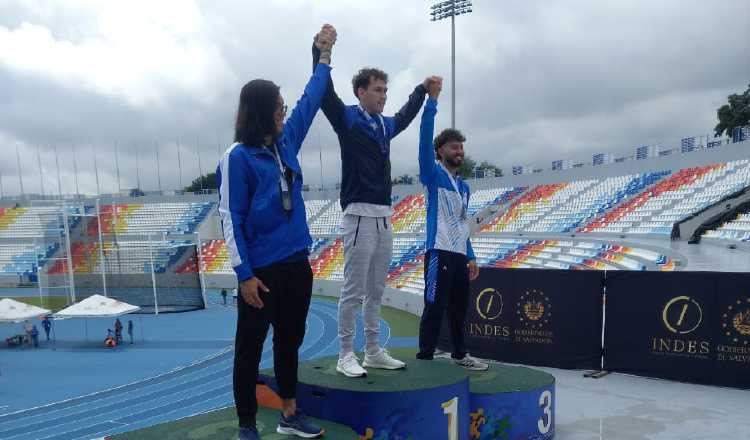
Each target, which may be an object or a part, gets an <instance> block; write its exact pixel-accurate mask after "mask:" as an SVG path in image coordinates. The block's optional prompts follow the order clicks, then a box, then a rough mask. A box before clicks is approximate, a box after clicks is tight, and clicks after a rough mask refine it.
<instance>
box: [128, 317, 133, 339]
mask: <svg viewBox="0 0 750 440" xmlns="http://www.w3.org/2000/svg"><path fill="white" fill-rule="evenodd" d="M128 336H129V337H130V344H131V345H132V344H133V321H132V320H130V319H128Z"/></svg>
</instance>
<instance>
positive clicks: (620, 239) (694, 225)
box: [0, 139, 750, 294]
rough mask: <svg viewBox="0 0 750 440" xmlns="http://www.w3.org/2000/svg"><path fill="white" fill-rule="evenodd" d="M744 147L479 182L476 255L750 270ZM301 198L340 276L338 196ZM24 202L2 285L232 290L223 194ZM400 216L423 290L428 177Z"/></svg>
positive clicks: (416, 285)
mask: <svg viewBox="0 0 750 440" xmlns="http://www.w3.org/2000/svg"><path fill="white" fill-rule="evenodd" d="M746 149H747V142H746V141H744V139H743V141H741V142H731V143H730V142H729V141H726V142H725V143H723V144H722V145H721V146H713V147H712V148H707V147H705V148H697V149H694V150H690V151H686V152H684V153H682V154H670V155H664V156H656V157H647V158H644V159H638V158H637V156H636V157H633V158H632V159H631V160H627V161H620V162H615V163H610V164H604V165H599V166H596V165H590V166H587V167H575V168H571V167H568V168H567V169H561V168H560V167H559V166H558V167H555V166H553V169H550V170H547V171H542V172H532V173H523V172H521V173H514V175H512V176H505V177H500V178H484V179H471V180H470V181H469V182H470V184H471V187H472V196H471V200H470V204H469V216H470V217H471V223H472V226H473V234H472V240H473V245H474V248H475V251H476V255H477V259H478V263H479V264H480V266H485V267H499V268H551V269H561V270H637V271H676V270H685V269H688V270H715V271H744V270H746V269H747V268H748V267H749V266H747V262H748V258H747V257H746V256H745V252H742V250H743V249H744V247H745V246H747V247H748V249H750V213H749V212H748V211H750V208H749V206H748V204H746V203H745V202H746V199H748V198H750V194H749V193H748V186H750V160H748V159H747V158H746V157H747V150H746ZM595 159H596V158H595ZM594 163H596V160H594ZM553 165H554V164H553ZM521 168H523V167H521ZM305 198H306V201H305V209H306V214H307V219H308V224H309V227H310V232H311V234H312V236H313V239H314V240H313V244H312V246H311V249H310V253H311V262H312V267H313V272H314V274H315V277H316V279H318V280H330V281H340V280H342V279H343V246H342V242H341V239H340V237H339V227H340V224H341V219H342V212H341V206H340V203H339V200H338V197H337V193H336V192H335V191H330V190H329V191H308V192H306V193H305ZM136 201H137V202H136ZM27 202H28V201H24V200H4V201H3V204H5V205H7V206H5V207H0V240H2V242H1V243H0V274H1V275H2V278H0V280H4V285H5V286H6V287H9V286H13V285H14V283H15V284H19V283H20V284H24V283H29V282H35V281H37V276H38V273H41V274H44V275H46V276H47V277H48V278H49V277H54V276H58V277H60V276H65V275H66V274H68V272H70V273H72V274H73V276H75V277H78V276H81V277H83V276H84V275H101V274H102V271H103V272H104V273H105V274H108V275H112V276H115V275H117V274H120V275H123V274H130V275H138V274H140V275H149V274H150V273H151V272H154V273H156V274H164V273H171V274H173V275H175V276H179V275H183V274H189V273H193V274H195V273H199V274H200V275H201V276H202V277H204V280H203V282H204V283H206V285H208V286H211V287H233V286H234V281H233V271H232V267H231V264H230V262H229V256H228V253H227V249H226V246H225V245H224V241H223V237H222V233H221V228H220V221H219V219H218V212H217V209H216V205H217V200H216V199H215V195H210V194H209V195H206V194H204V195H175V196H171V197H170V196H146V197H138V198H130V197H124V198H115V197H110V198H107V199H104V198H103V199H100V200H99V201H98V204H97V201H96V200H93V199H92V200H89V199H80V200H76V202H75V204H65V203H60V202H54V203H49V202H48V203H43V204H42V203H39V202H37V203H34V201H31V203H28V206H27ZM63 211H65V216H66V217H67V221H68V226H67V227H68V232H69V235H70V251H69V252H70V255H71V256H72V258H71V264H70V267H68V258H67V257H66V255H67V254H68V250H67V248H66V246H65V245H64V244H65V240H64V239H63V237H62V231H63V230H64V225H63V223H64V221H63V220H64V219H62V217H63V216H62V212H63ZM97 213H98V216H97ZM717 218H720V219H723V220H722V221H718V222H717ZM391 220H392V224H393V230H394V234H395V235H394V242H393V257H392V260H391V263H390V267H389V272H388V277H387V285H388V287H390V288H393V289H397V290H402V291H405V292H410V293H414V294H420V293H421V291H422V289H423V287H424V281H423V261H424V239H423V236H424V232H425V197H424V194H423V192H422V188H421V186H419V185H398V186H395V187H394V195H393V215H392V218H391ZM100 229H101V230H100ZM55 236H57V237H58V238H57V239H56V238H55ZM50 237H52V238H50ZM689 241H690V242H692V243H694V244H688V242H689ZM191 244H192V245H194V246H196V249H199V250H200V251H199V252H198V251H197V250H196V252H194V254H195V253H199V255H197V256H194V257H195V258H190V257H186V256H185V255H184V254H185V250H186V249H187V248H188V247H189V245H191ZM727 247H731V248H732V249H737V248H738V247H739V248H740V249H739V251H740V253H738V254H737V255H732V256H729V255H728V254H727V253H726V252H725V250H726V249H727ZM102 259H103V260H102ZM102 261H103V262H104V264H102ZM105 282H106V281H105ZM84 284H85V283H84ZM89 284H90V283H89ZM146 284H148V283H146ZM143 287H148V286H147V285H144V286H143Z"/></svg>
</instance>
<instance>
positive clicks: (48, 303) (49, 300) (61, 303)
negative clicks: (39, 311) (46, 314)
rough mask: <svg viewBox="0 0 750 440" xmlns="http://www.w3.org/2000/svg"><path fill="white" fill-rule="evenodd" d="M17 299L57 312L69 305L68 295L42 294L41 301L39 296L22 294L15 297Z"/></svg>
mask: <svg viewBox="0 0 750 440" xmlns="http://www.w3.org/2000/svg"><path fill="white" fill-rule="evenodd" d="M13 299H14V300H16V301H21V302H24V303H26V304H31V305H34V306H37V307H42V308H44V309H49V310H52V311H53V312H57V311H58V310H61V309H64V308H65V307H67V306H68V297H66V296H42V297H41V301H40V298H39V297H38V296H21V297H15V298H13Z"/></svg>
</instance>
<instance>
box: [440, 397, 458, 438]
mask: <svg viewBox="0 0 750 440" xmlns="http://www.w3.org/2000/svg"><path fill="white" fill-rule="evenodd" d="M440 406H442V407H443V414H445V415H447V416H448V440H458V397H454V398H452V399H451V400H449V401H447V402H443V403H442V404H441V405H440Z"/></svg>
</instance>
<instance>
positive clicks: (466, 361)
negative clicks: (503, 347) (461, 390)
mask: <svg viewBox="0 0 750 440" xmlns="http://www.w3.org/2000/svg"><path fill="white" fill-rule="evenodd" d="M453 361H454V362H455V363H456V365H460V366H462V367H464V368H466V369H467V370H471V371H487V370H488V369H489V368H490V365H489V364H487V363H484V362H482V361H480V360H479V359H476V358H473V357H471V356H469V355H468V354H467V355H465V356H464V358H463V359H454V360H453Z"/></svg>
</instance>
